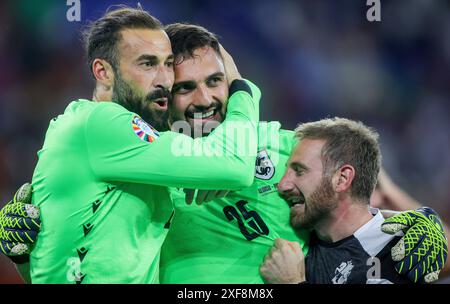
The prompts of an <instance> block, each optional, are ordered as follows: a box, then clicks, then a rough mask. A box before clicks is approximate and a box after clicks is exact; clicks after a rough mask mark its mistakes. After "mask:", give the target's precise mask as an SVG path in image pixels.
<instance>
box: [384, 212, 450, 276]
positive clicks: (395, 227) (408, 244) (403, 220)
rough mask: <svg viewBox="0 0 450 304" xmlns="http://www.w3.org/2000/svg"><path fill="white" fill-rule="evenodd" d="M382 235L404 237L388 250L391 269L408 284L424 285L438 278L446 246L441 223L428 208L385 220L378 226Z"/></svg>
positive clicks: (436, 215)
mask: <svg viewBox="0 0 450 304" xmlns="http://www.w3.org/2000/svg"><path fill="white" fill-rule="evenodd" d="M381 229H382V231H383V232H386V233H389V234H395V233H397V232H398V231H400V230H402V231H403V232H404V233H405V235H404V236H403V237H402V239H401V240H400V241H399V242H398V243H397V244H396V245H395V246H394V247H392V250H391V254H392V259H393V260H394V261H395V262H397V263H396V264H395V269H396V270H397V272H398V273H400V274H401V275H406V276H407V277H408V278H409V279H410V280H411V281H413V282H415V283H416V282H419V281H424V282H426V283H431V282H434V281H436V280H437V279H438V276H439V272H440V271H441V269H442V268H443V267H444V264H445V260H446V259H447V253H448V243H447V238H446V237H445V233H444V229H443V226H442V222H441V220H440V218H439V216H438V214H437V213H436V212H435V211H434V210H433V209H431V208H428V207H422V208H419V209H417V210H412V211H406V212H402V213H400V214H397V215H395V216H393V217H391V218H388V219H387V220H385V221H384V223H383V224H382V225H381Z"/></svg>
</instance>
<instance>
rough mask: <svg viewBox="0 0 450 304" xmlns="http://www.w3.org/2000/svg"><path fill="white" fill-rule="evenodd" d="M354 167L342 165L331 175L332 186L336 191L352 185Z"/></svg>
mask: <svg viewBox="0 0 450 304" xmlns="http://www.w3.org/2000/svg"><path fill="white" fill-rule="evenodd" d="M355 173H356V172H355V168H353V166H350V165H343V166H342V167H340V168H339V169H338V170H337V171H336V173H335V174H334V176H333V186H334V190H335V191H336V192H337V193H342V192H346V191H347V190H349V189H350V187H351V186H352V182H353V180H354V179H355Z"/></svg>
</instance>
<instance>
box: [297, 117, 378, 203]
mask: <svg viewBox="0 0 450 304" xmlns="http://www.w3.org/2000/svg"><path fill="white" fill-rule="evenodd" d="M295 133H296V134H295V137H296V138H297V139H299V140H302V139H305V138H309V139H324V140H325V141H326V143H325V145H324V146H323V148H322V163H323V164H324V168H323V173H324V174H330V173H332V171H333V170H337V169H339V168H340V167H341V166H343V165H345V164H349V165H351V166H353V168H355V171H356V174H355V178H354V180H353V182H352V186H351V193H352V195H353V196H354V197H357V198H360V199H363V200H364V201H367V202H368V201H369V198H370V195H371V194H372V192H373V190H374V189H375V185H376V184H377V177H378V172H379V171H380V166H381V152H380V146H379V144H378V137H379V135H378V133H377V132H376V131H375V130H374V129H372V128H369V127H367V126H365V125H364V124H363V123H362V122H360V121H354V120H349V119H345V118H339V117H335V118H329V119H322V120H319V121H315V122H309V123H303V124H300V125H299V126H298V127H297V128H296V129H295Z"/></svg>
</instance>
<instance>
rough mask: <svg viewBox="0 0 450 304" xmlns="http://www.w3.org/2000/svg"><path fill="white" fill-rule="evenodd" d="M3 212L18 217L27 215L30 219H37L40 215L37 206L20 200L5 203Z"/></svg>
mask: <svg viewBox="0 0 450 304" xmlns="http://www.w3.org/2000/svg"><path fill="white" fill-rule="evenodd" d="M4 214H6V215H10V216H18V217H28V218H32V219H38V218H39V216H40V215H41V212H40V209H39V207H38V206H35V205H31V204H25V203H22V202H16V203H13V204H7V205H6V206H5V207H4Z"/></svg>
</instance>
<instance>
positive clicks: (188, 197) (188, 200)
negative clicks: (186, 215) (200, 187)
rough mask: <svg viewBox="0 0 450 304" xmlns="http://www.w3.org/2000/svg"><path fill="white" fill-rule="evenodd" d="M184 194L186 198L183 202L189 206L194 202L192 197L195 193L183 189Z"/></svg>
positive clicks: (191, 190)
mask: <svg viewBox="0 0 450 304" xmlns="http://www.w3.org/2000/svg"><path fill="white" fill-rule="evenodd" d="M183 191H184V193H186V196H185V198H184V200H185V201H186V204H188V205H190V204H192V202H193V201H194V195H195V191H196V190H194V189H183Z"/></svg>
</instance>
